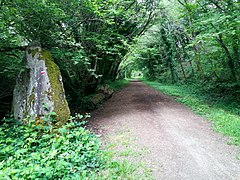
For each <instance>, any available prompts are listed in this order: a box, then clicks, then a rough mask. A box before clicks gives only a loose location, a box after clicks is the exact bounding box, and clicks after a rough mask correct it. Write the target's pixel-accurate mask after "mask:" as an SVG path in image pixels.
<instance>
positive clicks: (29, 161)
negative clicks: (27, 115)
mask: <svg viewBox="0 0 240 180" xmlns="http://www.w3.org/2000/svg"><path fill="white" fill-rule="evenodd" d="M83 124H84V123H83V122H80V123H79V122H71V123H68V124H66V125H65V126H63V127H62V128H60V129H52V127H50V126H47V125H45V126H43V125H36V124H34V123H31V122H29V123H28V124H26V125H22V124H18V123H16V122H14V123H4V124H3V125H2V126H1V127H0V147H1V148H0V179H39V178H41V179H83V178H87V177H92V178H93V177H94V176H96V175H97V172H98V171H99V170H100V169H101V167H103V166H102V165H103V164H104V158H103V156H102V155H103V152H102V151H101V149H100V146H101V143H100V141H99V139H98V138H97V137H96V135H94V134H91V133H90V132H89V131H88V130H86V129H85V128H84V127H83Z"/></svg>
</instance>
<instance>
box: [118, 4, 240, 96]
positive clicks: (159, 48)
mask: <svg viewBox="0 0 240 180" xmlns="http://www.w3.org/2000/svg"><path fill="white" fill-rule="evenodd" d="M171 4H175V6H174V8H173V9H170V8H169V3H166V2H165V3H162V4H161V6H160V7H161V11H160V12H159V16H158V19H157V20H156V23H155V25H154V26H152V27H151V28H150V29H149V31H148V32H147V33H145V34H144V35H143V36H142V37H140V38H138V39H137V40H136V43H137V44H136V45H134V46H132V48H131V49H132V50H131V52H130V53H129V56H128V58H127V61H126V62H125V65H123V67H122V69H123V71H125V72H126V71H127V72H129V71H131V70H134V69H135V70H136V69H138V70H140V71H143V72H144V74H145V77H146V78H149V79H157V80H159V81H160V82H167V83H169V82H171V83H176V82H195V83H201V84H202V85H206V84H208V85H207V87H209V89H211V90H212V89H213V87H214V88H215V89H219V88H221V90H222V91H228V90H229V89H230V87H231V89H232V92H230V93H234V91H236V90H237V89H239V62H240V60H239V49H240V46H239V45H240V43H239V42H240V37H239V34H240V32H239V22H240V21H239V17H240V16H239V15H240V14H239V3H238V2H236V1H235V0H226V1H212V0H200V1H191V0H189V1H183V0H177V1H173V2H171ZM126 74H128V75H129V73H126ZM130 74H131V73H130Z"/></svg>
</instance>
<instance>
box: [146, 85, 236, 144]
mask: <svg viewBox="0 0 240 180" xmlns="http://www.w3.org/2000/svg"><path fill="white" fill-rule="evenodd" d="M144 82H145V83H146V84H148V85H149V86H151V87H153V88H155V89H157V90H159V91H161V92H163V93H164V94H167V95H171V96H173V97H174V98H175V99H176V100H177V101H178V102H181V103H183V104H185V105H187V106H188V107H190V108H191V109H192V110H193V111H194V112H195V113H197V114H199V115H201V116H203V117H205V118H207V119H208V120H210V121H211V122H212V124H213V128H214V130H216V131H218V132H220V133H222V134H224V135H226V136H229V137H231V141H230V142H229V143H231V144H235V145H238V146H239V145H240V116H239V110H240V108H239V102H238V101H239V100H238V98H236V97H232V96H231V95H228V96H227V95H225V96H223V95H218V96H216V95H215V96H214V92H211V91H203V90H202V88H201V87H200V86H199V85H181V84H177V85H172V84H170V85H169V84H161V83H158V82H150V81H144Z"/></svg>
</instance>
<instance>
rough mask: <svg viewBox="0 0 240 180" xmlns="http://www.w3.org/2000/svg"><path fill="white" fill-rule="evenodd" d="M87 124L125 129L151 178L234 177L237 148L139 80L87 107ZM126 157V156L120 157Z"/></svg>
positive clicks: (107, 131)
mask: <svg viewBox="0 0 240 180" xmlns="http://www.w3.org/2000/svg"><path fill="white" fill-rule="evenodd" d="M92 116H93V118H92V119H91V125H92V127H99V128H100V131H99V132H98V133H102V134H103V135H109V136H115V135H116V132H119V131H121V130H124V128H127V129H129V130H130V131H131V134H132V136H134V137H136V141H135V143H136V144H137V146H138V147H146V148H148V149H149V152H148V153H146V154H144V155H142V157H141V159H144V160H146V162H147V166H148V167H149V168H150V169H152V174H153V177H154V178H155V179H163V180H165V179H170V180H172V179H176V180H180V179H184V180H185V179H196V180H198V179H204V180H209V179H213V180H217V179H224V180H230V179H239V180H240V161H239V160H237V159H236V156H237V155H238V150H237V148H236V147H234V146H230V145H227V142H226V141H227V139H226V138H224V137H223V136H221V135H219V134H217V133H215V132H213V131H212V130H211V125H210V123H209V122H207V121H206V120H204V119H202V118H201V117H199V116H197V115H194V114H193V113H192V112H191V111H190V110H189V109H188V108H186V107H184V106H183V105H180V104H178V103H176V102H175V101H174V100H173V99H172V98H171V97H169V96H166V95H163V94H161V93H159V92H157V91H156V90H154V89H152V88H150V87H148V86H147V85H144V84H143V83H141V82H137V81H136V82H131V83H130V85H128V86H127V87H125V88H123V89H122V90H120V91H118V92H117V93H115V94H114V95H113V97H112V98H111V99H110V100H109V101H107V102H106V103H104V105H103V106H102V107H101V108H99V109H98V110H96V111H95V112H93V114H92ZM126 158H127V157H126Z"/></svg>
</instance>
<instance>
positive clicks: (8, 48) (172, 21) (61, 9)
mask: <svg viewBox="0 0 240 180" xmlns="http://www.w3.org/2000/svg"><path fill="white" fill-rule="evenodd" d="M0 12H1V13H0V19H1V21H0V119H2V120H1V123H0V124H2V126H1V127H0V136H2V137H3V140H1V141H0V143H1V146H3V148H2V147H1V148H0V149H2V150H1V152H0V170H4V174H2V173H0V179H1V178H4V179H6V178H10V179H11V178H14V177H18V178H20V179H21V178H27V177H28V178H30V179H36V178H39V177H42V174H46V178H47V179H57V178H66V179H68V178H69V179H71V178H79V177H92V178H94V177H95V176H96V175H99V171H100V170H99V169H104V168H113V169H114V168H118V167H117V166H119V165H116V164H115V165H112V166H110V165H107V166H104V167H103V165H102V164H105V162H104V161H105V160H103V159H104V158H102V156H104V155H103V154H102V152H101V150H100V142H99V140H98V139H97V138H96V137H95V136H94V135H92V134H91V133H90V132H89V131H88V130H86V129H85V128H84V127H83V126H84V122H82V121H80V122H79V119H86V118H87V117H89V114H87V115H86V116H85V115H80V114H78V115H76V117H71V118H70V122H71V123H70V124H67V125H66V126H63V127H61V128H59V129H58V130H57V131H58V133H54V132H55V130H54V129H55V128H56V127H52V124H51V123H49V122H48V121H52V118H54V116H55V113H54V112H51V113H52V114H48V115H47V116H44V118H45V119H44V118H43V120H44V123H45V124H44V126H43V129H41V128H40V127H39V124H38V123H37V124H36V123H34V119H31V118H29V117H24V118H26V119H25V120H24V121H25V122H24V123H23V124H25V125H22V124H21V123H20V125H19V121H16V120H14V119H13V118H12V114H13V106H14V104H13V103H12V102H13V96H14V95H13V92H14V88H15V86H16V83H17V81H19V80H18V78H19V73H20V72H24V71H25V70H26V65H25V59H26V52H27V51H28V47H29V46H33V45H36V44H37V45H38V46H40V47H41V48H42V49H44V50H46V51H47V52H48V53H49V55H50V56H51V57H52V59H53V61H54V62H55V63H56V65H57V66H58V67H59V69H60V72H61V76H62V82H63V87H64V90H65V95H66V100H67V102H68V106H69V108H70V111H71V115H74V114H75V113H80V112H81V113H82V112H88V111H89V110H93V109H94V108H96V106H95V105H93V103H92V101H91V100H90V99H91V98H92V96H93V95H94V94H96V92H97V91H98V90H99V88H101V86H102V85H105V84H110V83H112V82H114V81H116V80H119V79H124V78H134V77H135V76H138V75H141V76H142V77H143V78H144V79H147V80H151V81H153V80H154V81H157V82H161V83H164V84H177V85H180V84H184V85H189V86H191V87H192V85H195V86H197V87H196V88H200V89H201V91H202V92H204V93H208V92H209V93H210V94H212V95H213V96H216V97H223V96H226V97H231V99H234V101H235V102H236V103H238V102H239V96H240V94H239V93H240V76H239V73H240V1H239V0H221V1H219V0H198V1H195V0H169V1H167V0H60V1H59V0H0ZM42 73H44V72H43V71H42ZM136 74H137V75H136ZM238 108H239V109H240V107H239V105H238V104H236V106H235V110H236V109H237V111H238ZM52 115H53V116H52ZM4 117H5V118H4ZM76 122H78V123H76ZM26 124H27V125H26ZM10 127H11V128H10ZM41 127H42V126H41ZM75 127H77V128H78V129H75ZM79 127H80V128H79ZM13 132H14V133H13ZM60 136H61V138H59V137H60ZM58 138H59V139H60V140H59V141H61V142H62V145H60V142H59V141H58V140H57V139H58ZM68 138H70V140H69V139H68ZM6 139H8V141H7V142H6V141H5V140H6ZM64 142H68V143H69V144H67V143H66V144H64ZM76 142H77V143H80V144H81V143H83V145H82V147H78V148H77V149H75V148H76V147H75V146H74V144H75V143H76ZM23 147H24V148H23ZM21 148H23V149H21ZM57 148H58V149H60V150H59V151H61V153H62V154H61V153H60V152H59V153H57V150H56V149H57ZM41 149H42V150H41ZM16 150H18V151H17V153H15V151H16ZM66 151H69V152H73V151H75V153H76V154H75V155H74V154H72V156H71V157H67V156H65V155H64V153H66ZM86 151H87V153H86ZM45 153H46V154H47V153H50V154H51V158H49V159H46V158H43V157H44V155H45ZM29 154H30V155H32V156H33V159H31V157H30V156H29ZM56 154H58V156H61V155H62V157H64V158H65V159H64V158H63V159H64V160H62V161H61V163H60V164H61V165H58V164H57V161H56V158H58V157H56ZM60 154H61V155H60ZM79 154H81V156H78V155H79ZM9 157H13V158H12V159H10V158H9ZM2 162H4V163H2ZM34 162H38V163H36V164H34ZM45 162H47V163H46V165H45V167H40V165H39V164H44V163H45ZM79 163H80V164H82V166H80V168H77V167H78V166H79ZM19 164H22V166H25V167H26V169H22V167H19ZM53 167H57V169H55V170H54V171H53ZM70 169H71V170H70ZM92 169H96V172H97V173H95V170H94V172H93V171H92ZM68 170H69V171H68ZM115 170H116V169H114V172H112V173H113V174H114V173H116V171H115ZM40 171H41V172H42V174H41V173H40ZM77 172H78V173H80V174H78V176H77V175H76V173H77ZM89 172H91V173H89ZM100 172H101V171H100ZM100 174H101V173H100ZM110 174H111V173H110Z"/></svg>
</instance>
